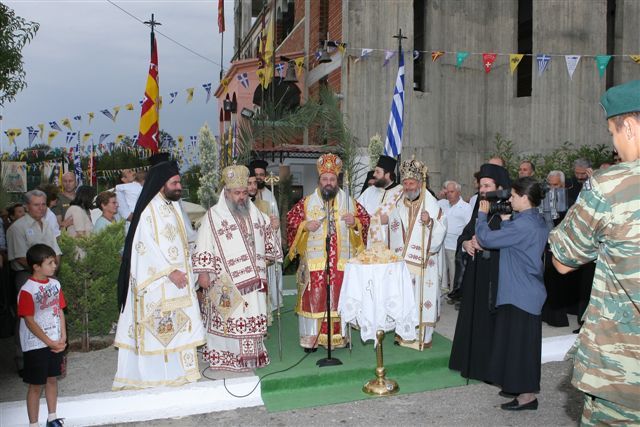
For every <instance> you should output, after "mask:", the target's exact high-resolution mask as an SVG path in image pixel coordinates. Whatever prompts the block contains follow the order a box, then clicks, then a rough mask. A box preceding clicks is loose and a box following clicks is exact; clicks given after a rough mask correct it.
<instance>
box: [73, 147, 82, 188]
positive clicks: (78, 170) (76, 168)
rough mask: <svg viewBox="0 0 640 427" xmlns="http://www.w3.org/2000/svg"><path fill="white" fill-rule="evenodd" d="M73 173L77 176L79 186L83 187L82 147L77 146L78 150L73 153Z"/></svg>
mask: <svg viewBox="0 0 640 427" xmlns="http://www.w3.org/2000/svg"><path fill="white" fill-rule="evenodd" d="M73 172H74V173H75V174H76V181H77V183H78V185H82V165H81V163H80V145H79V144H76V149H75V151H74V152H73Z"/></svg>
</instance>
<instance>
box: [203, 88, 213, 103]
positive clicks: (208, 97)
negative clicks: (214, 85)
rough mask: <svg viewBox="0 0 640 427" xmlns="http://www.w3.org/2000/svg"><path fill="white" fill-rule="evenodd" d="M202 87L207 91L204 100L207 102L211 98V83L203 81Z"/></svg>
mask: <svg viewBox="0 0 640 427" xmlns="http://www.w3.org/2000/svg"><path fill="white" fill-rule="evenodd" d="M202 87H203V88H204V90H206V91H207V100H206V101H205V104H207V103H208V102H209V100H210V99H211V83H205V84H203V85H202Z"/></svg>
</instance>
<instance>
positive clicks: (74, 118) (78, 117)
mask: <svg viewBox="0 0 640 427" xmlns="http://www.w3.org/2000/svg"><path fill="white" fill-rule="evenodd" d="M73 120H75V121H78V122H80V121H82V116H81V115H80V114H78V115H77V116H73Z"/></svg>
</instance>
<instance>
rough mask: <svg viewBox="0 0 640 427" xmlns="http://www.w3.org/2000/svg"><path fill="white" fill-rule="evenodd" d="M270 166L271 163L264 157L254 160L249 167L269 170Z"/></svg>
mask: <svg viewBox="0 0 640 427" xmlns="http://www.w3.org/2000/svg"><path fill="white" fill-rule="evenodd" d="M268 166H269V163H267V161H266V160H262V159H255V160H252V161H251V163H249V169H264V170H265V172H266V171H267V167H268Z"/></svg>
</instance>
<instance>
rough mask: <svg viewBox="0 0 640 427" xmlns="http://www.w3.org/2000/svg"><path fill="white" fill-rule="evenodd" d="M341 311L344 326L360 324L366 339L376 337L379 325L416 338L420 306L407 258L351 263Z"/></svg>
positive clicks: (410, 338)
mask: <svg viewBox="0 0 640 427" xmlns="http://www.w3.org/2000/svg"><path fill="white" fill-rule="evenodd" d="M338 312H339V313H340V317H341V320H342V330H343V331H344V330H345V329H344V328H345V327H346V324H347V323H351V324H354V325H356V324H357V326H359V327H360V337H361V338H362V341H368V340H375V338H376V332H377V331H378V330H379V329H382V330H384V331H385V332H386V331H391V330H394V329H395V331H396V333H397V334H398V335H400V336H401V337H402V339H404V340H415V339H416V327H417V326H418V310H417V307H416V303H415V298H414V296H413V284H412V281H411V275H410V274H409V270H408V269H407V265H406V264H405V262H404V261H399V262H394V263H389V264H354V263H347V266H346V269H345V271H344V279H343V281H342V290H341V292H340V303H339V304H338Z"/></svg>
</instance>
